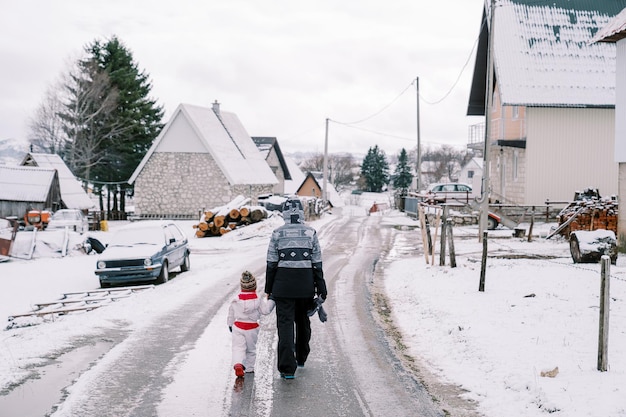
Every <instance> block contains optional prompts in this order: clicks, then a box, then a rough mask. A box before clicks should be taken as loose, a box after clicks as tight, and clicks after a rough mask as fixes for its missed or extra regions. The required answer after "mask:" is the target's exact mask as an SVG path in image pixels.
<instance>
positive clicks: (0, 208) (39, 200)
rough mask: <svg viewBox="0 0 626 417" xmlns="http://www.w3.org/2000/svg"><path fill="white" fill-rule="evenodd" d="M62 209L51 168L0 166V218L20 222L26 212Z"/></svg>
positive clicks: (55, 179)
mask: <svg viewBox="0 0 626 417" xmlns="http://www.w3.org/2000/svg"><path fill="white" fill-rule="evenodd" d="M60 208H64V206H63V204H62V201H61V187H60V185H59V175H58V173H57V170H56V169H54V168H37V167H26V166H4V165H0V218H4V217H12V216H15V217H18V218H20V219H21V218H22V217H24V215H25V214H26V213H27V212H28V210H31V209H36V210H50V211H56V210H58V209H60Z"/></svg>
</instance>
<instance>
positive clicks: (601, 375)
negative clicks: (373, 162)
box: [0, 206, 626, 417]
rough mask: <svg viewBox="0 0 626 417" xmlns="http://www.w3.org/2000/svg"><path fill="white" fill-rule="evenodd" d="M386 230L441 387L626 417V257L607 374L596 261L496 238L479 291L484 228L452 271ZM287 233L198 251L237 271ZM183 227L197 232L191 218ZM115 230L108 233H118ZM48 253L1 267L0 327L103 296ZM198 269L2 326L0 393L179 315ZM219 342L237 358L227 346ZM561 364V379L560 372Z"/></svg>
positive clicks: (461, 232) (558, 242)
mask: <svg viewBox="0 0 626 417" xmlns="http://www.w3.org/2000/svg"><path fill="white" fill-rule="evenodd" d="M349 208H350V207H349V206H348V207H346V209H349ZM355 212H358V210H356V211H355ZM363 212H364V211H363ZM364 214H365V213H364ZM373 215H379V214H373ZM332 220H333V216H324V217H323V218H322V219H321V220H319V221H316V222H312V223H311V224H312V225H313V226H321V225H322V224H323V223H324V222H329V221H332ZM382 221H383V222H384V223H386V224H392V225H396V226H398V227H399V228H405V229H406V230H405V232H403V233H401V234H399V237H398V240H397V242H396V243H397V244H396V246H395V247H394V250H392V252H391V253H390V254H389V255H388V257H387V259H386V260H385V261H384V262H381V263H380V264H379V267H380V268H383V271H382V274H383V276H384V289H385V291H386V292H387V296H388V298H389V306H390V309H391V314H392V316H393V318H394V321H395V324H396V326H397V327H398V328H399V329H400V330H401V332H402V335H403V343H404V345H405V346H406V352H405V353H406V354H408V355H411V356H413V357H416V358H420V362H421V363H422V364H423V365H424V366H426V367H427V368H428V369H429V370H430V372H431V373H432V374H434V375H436V376H437V377H439V378H440V379H441V380H442V381H443V382H447V383H451V384H457V385H460V386H461V387H462V388H463V389H464V390H467V393H466V394H465V396H466V397H467V398H469V399H471V400H474V401H476V404H477V411H478V412H479V413H480V414H482V415H484V416H487V417H503V416H511V417H518V416H525V417H526V416H527V417H532V416H543V415H546V414H552V415H556V416H567V417H583V416H584V417H599V416H602V417H617V416H626V395H625V394H626V307H625V306H624V302H625V300H626V261H625V260H624V258H622V257H621V256H620V257H619V258H618V261H617V265H612V266H611V281H610V290H611V300H610V322H609V329H610V332H609V339H608V340H609V349H608V363H609V370H608V371H607V372H599V371H597V369H596V368H597V354H598V336H599V293H600V265H596V264H573V262H572V260H571V257H570V255H569V247H568V243H567V242H566V241H564V240H562V239H556V238H552V239H550V240H546V239H545V236H546V235H547V233H548V230H549V229H548V228H549V226H550V225H535V228H534V234H535V237H534V238H533V239H532V241H531V242H528V241H527V239H525V238H524V239H521V238H513V237H512V233H511V231H510V230H507V229H500V230H496V231H492V232H489V236H490V238H489V240H488V249H489V255H490V256H489V258H488V261H487V269H486V273H485V290H484V292H480V291H478V288H479V280H480V271H481V263H480V260H481V251H482V243H481V242H479V241H478V239H477V235H478V230H477V227H475V226H465V227H456V228H455V229H454V234H455V240H454V245H455V252H456V262H457V266H456V268H451V267H450V266H449V265H450V263H449V259H447V260H446V265H445V266H439V254H438V253H437V254H436V256H435V265H431V264H427V262H426V260H425V257H424V256H423V255H422V254H420V253H418V251H417V250H416V249H415V248H416V247H417V246H421V245H419V244H418V243H417V242H419V241H421V232H420V231H419V229H416V228H414V226H416V225H417V222H416V221H415V220H412V219H410V218H407V217H406V216H404V215H403V214H402V213H399V212H395V211H391V212H388V213H386V214H385V215H384V216H383V219H382ZM281 223H282V220H281V219H280V217H279V216H276V218H270V219H268V220H266V221H264V222H262V224H257V225H252V226H249V227H247V228H242V229H240V230H239V231H237V230H238V229H236V231H234V232H231V234H229V235H225V236H222V237H220V238H204V239H196V238H193V237H191V241H192V248H193V249H194V250H195V251H197V252H204V253H210V252H216V253H219V256H220V257H221V259H222V260H223V261H224V262H222V263H220V265H219V266H217V267H215V268H212V269H211V274H214V275H216V276H223V275H224V274H234V273H236V271H235V270H236V266H235V267H232V266H228V265H229V262H228V256H231V255H229V254H230V253H233V254H236V253H237V250H238V249H246V248H258V247H265V245H266V240H267V237H268V236H269V233H270V232H271V230H272V229H273V228H274V227H276V226H277V225H278V224H281ZM180 224H181V226H182V227H183V229H184V230H188V231H190V232H189V235H190V236H192V232H191V230H192V229H191V225H192V224H193V222H180ZM118 226H119V225H118V223H116V222H112V223H110V231H111V232H112V231H114V230H115V228H116V227H118ZM107 233H110V232H93V233H90V234H92V235H94V236H95V237H97V238H100V239H101V240H102V241H106V240H107V236H110V235H107ZM48 246H53V245H48ZM437 248H438V245H437ZM261 252H263V250H262V251H261ZM263 254H264V253H261V255H263ZM41 255H42V254H40V257H38V258H36V259H35V260H30V261H26V260H12V261H10V262H5V263H0V282H1V285H2V288H3V290H2V291H1V292H0V318H2V319H3V320H4V318H5V317H7V316H9V315H11V314H16V313H19V312H24V311H27V310H29V309H30V307H31V305H32V304H34V303H36V302H41V301H42V300H44V301H45V300H52V299H57V298H58V297H59V296H60V295H61V294H60V292H61V291H68V290H71V291H77V290H87V289H94V288H97V287H98V281H97V278H96V276H95V275H94V274H93V272H92V271H93V268H94V264H95V257H94V256H86V255H81V254H79V252H71V253H70V255H69V256H68V257H66V258H55V257H46V256H41ZM232 256H236V255H232ZM70 261H71V262H70ZM192 262H194V263H192V270H191V271H190V272H189V273H186V274H188V275H187V276H186V277H185V279H184V280H177V279H176V278H175V279H173V280H172V281H171V282H169V283H168V284H167V285H165V286H159V287H157V288H156V289H155V290H153V291H152V294H150V295H146V296H143V297H140V298H141V301H140V302H135V303H133V306H132V308H130V307H129V304H128V303H125V302H124V301H119V302H115V303H112V304H111V305H110V306H107V307H105V308H102V309H100V310H95V311H92V312H90V313H86V314H76V315H70V316H66V317H64V318H60V319H58V320H57V321H55V322H46V323H42V324H40V325H36V326H32V327H22V328H14V329H9V330H3V331H2V332H0V389H2V388H3V387H4V388H6V386H7V385H8V384H10V383H12V382H14V381H16V380H20V378H22V377H23V376H24V374H25V372H27V370H26V368H27V366H28V365H29V364H36V363H42V362H44V361H45V358H44V356H45V354H46V352H51V351H59V350H62V349H63V348H64V347H65V346H64V343H66V341H67V340H69V339H70V338H71V337H72V336H80V335H81V334H85V333H89V332H95V331H97V328H98V326H99V325H100V323H99V322H101V321H102V320H118V319H123V320H125V321H126V322H127V323H128V322H129V323H131V325H130V326H129V327H133V326H134V327H139V326H140V325H141V322H142V320H147V319H148V317H146V315H142V314H137V311H149V310H150V308H151V307H150V305H149V304H148V303H150V302H152V303H159V304H158V305H159V308H170V307H172V308H173V307H174V306H175V305H176V303H177V297H172V296H170V295H171V293H173V292H174V293H175V292H186V291H193V290H194V286H197V285H207V284H206V280H207V276H206V275H207V274H206V271H199V270H198V268H199V267H201V262H197V261H193V258H192ZM69 265H71V268H69ZM233 268H234V269H233ZM85 271H87V272H85ZM165 287H168V288H165ZM165 289H167V291H165ZM105 310H106V314H105V313H104V312H105ZM7 324H8V323H7ZM3 328H4V326H3ZM223 345H224V348H225V349H228V343H224V344H223ZM187 366H189V364H187ZM556 368H558V371H554V370H555V369H556ZM546 371H554V372H553V374H554V375H553V377H550V376H542V372H544V373H545V372H546ZM190 383H192V384H193V381H192V382H190ZM189 388H190V389H194V388H193V387H189Z"/></svg>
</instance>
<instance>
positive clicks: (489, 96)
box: [478, 0, 496, 241]
mask: <svg viewBox="0 0 626 417" xmlns="http://www.w3.org/2000/svg"><path fill="white" fill-rule="evenodd" d="M495 6H496V0H491V7H490V10H489V15H490V16H489V22H490V23H489V27H488V28H487V30H488V31H489V32H488V34H489V36H488V39H489V52H488V54H487V88H486V93H485V94H486V97H485V99H486V100H485V143H484V149H483V181H482V183H483V184H482V190H481V196H480V198H481V201H480V224H479V228H478V239H479V241H482V239H483V231H485V230H487V218H488V217H489V151H490V148H491V146H490V141H491V107H492V106H493V76H494V74H493V72H494V65H493V41H494V29H495V28H494V22H495V19H494V15H495V11H496V9H495Z"/></svg>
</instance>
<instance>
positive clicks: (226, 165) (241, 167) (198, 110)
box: [129, 104, 278, 185]
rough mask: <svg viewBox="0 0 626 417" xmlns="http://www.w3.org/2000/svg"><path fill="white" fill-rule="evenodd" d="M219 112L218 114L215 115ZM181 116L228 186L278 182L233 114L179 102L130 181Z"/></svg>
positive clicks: (131, 179) (132, 180) (130, 180)
mask: <svg viewBox="0 0 626 417" xmlns="http://www.w3.org/2000/svg"><path fill="white" fill-rule="evenodd" d="M218 114H219V116H218ZM180 116H182V117H183V118H184V120H185V121H186V123H188V124H189V126H190V127H191V131H193V132H194V133H195V135H196V136H197V137H198V138H199V139H200V141H201V142H202V144H203V146H204V148H205V150H206V151H208V153H210V154H211V156H212V157H213V159H214V160H215V162H216V163H217V165H218V166H219V168H220V169H221V171H222V172H223V173H224V176H225V177H226V178H227V180H228V182H229V183H230V184H231V185H242V184H244V185H255V184H277V183H278V180H277V179H276V176H275V175H274V173H273V172H272V170H271V168H270V167H269V165H268V164H267V162H266V161H265V157H264V155H263V154H262V153H261V152H260V151H259V150H258V148H257V147H256V145H255V144H254V142H253V141H252V138H251V137H250V135H248V133H247V132H246V130H245V128H244V127H243V125H242V124H241V122H240V121H239V118H238V117H237V115H236V114H234V113H230V112H225V111H221V110H219V107H218V108H217V111H215V110H214V109H212V108H207V107H201V106H195V105H191V104H180V105H179V106H178V108H177V109H176V110H175V111H174V113H173V115H172V117H171V119H170V121H169V122H168V123H167V124H166V125H165V127H164V128H163V130H162V131H161V133H160V134H159V136H157V138H156V139H155V141H154V142H153V144H152V146H151V148H150V149H149V150H148V153H147V154H146V155H145V157H144V158H143V160H142V161H141V163H140V164H139V166H138V167H137V169H136V170H135V172H134V173H133V175H132V176H131V178H130V179H129V183H131V184H132V183H133V182H134V181H135V180H136V179H137V176H138V175H139V173H140V172H141V170H142V169H143V167H144V166H145V164H146V162H147V161H148V159H149V158H150V156H151V155H152V154H153V153H154V152H155V151H157V148H158V147H159V145H160V144H161V142H162V141H163V139H164V138H165V137H167V135H168V133H169V131H170V127H171V126H172V125H173V122H174V121H175V120H176V119H177V118H178V117H180Z"/></svg>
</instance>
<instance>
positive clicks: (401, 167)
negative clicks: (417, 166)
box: [392, 148, 413, 196]
mask: <svg viewBox="0 0 626 417" xmlns="http://www.w3.org/2000/svg"><path fill="white" fill-rule="evenodd" d="M411 182H413V174H411V168H410V167H409V161H408V156H407V153H406V149H404V148H402V150H400V155H399V156H398V164H397V165H396V169H395V171H394V174H393V182H392V184H393V187H394V188H395V189H397V190H398V191H399V192H400V195H401V196H405V195H406V193H407V191H408V189H409V187H410V186H411Z"/></svg>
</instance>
